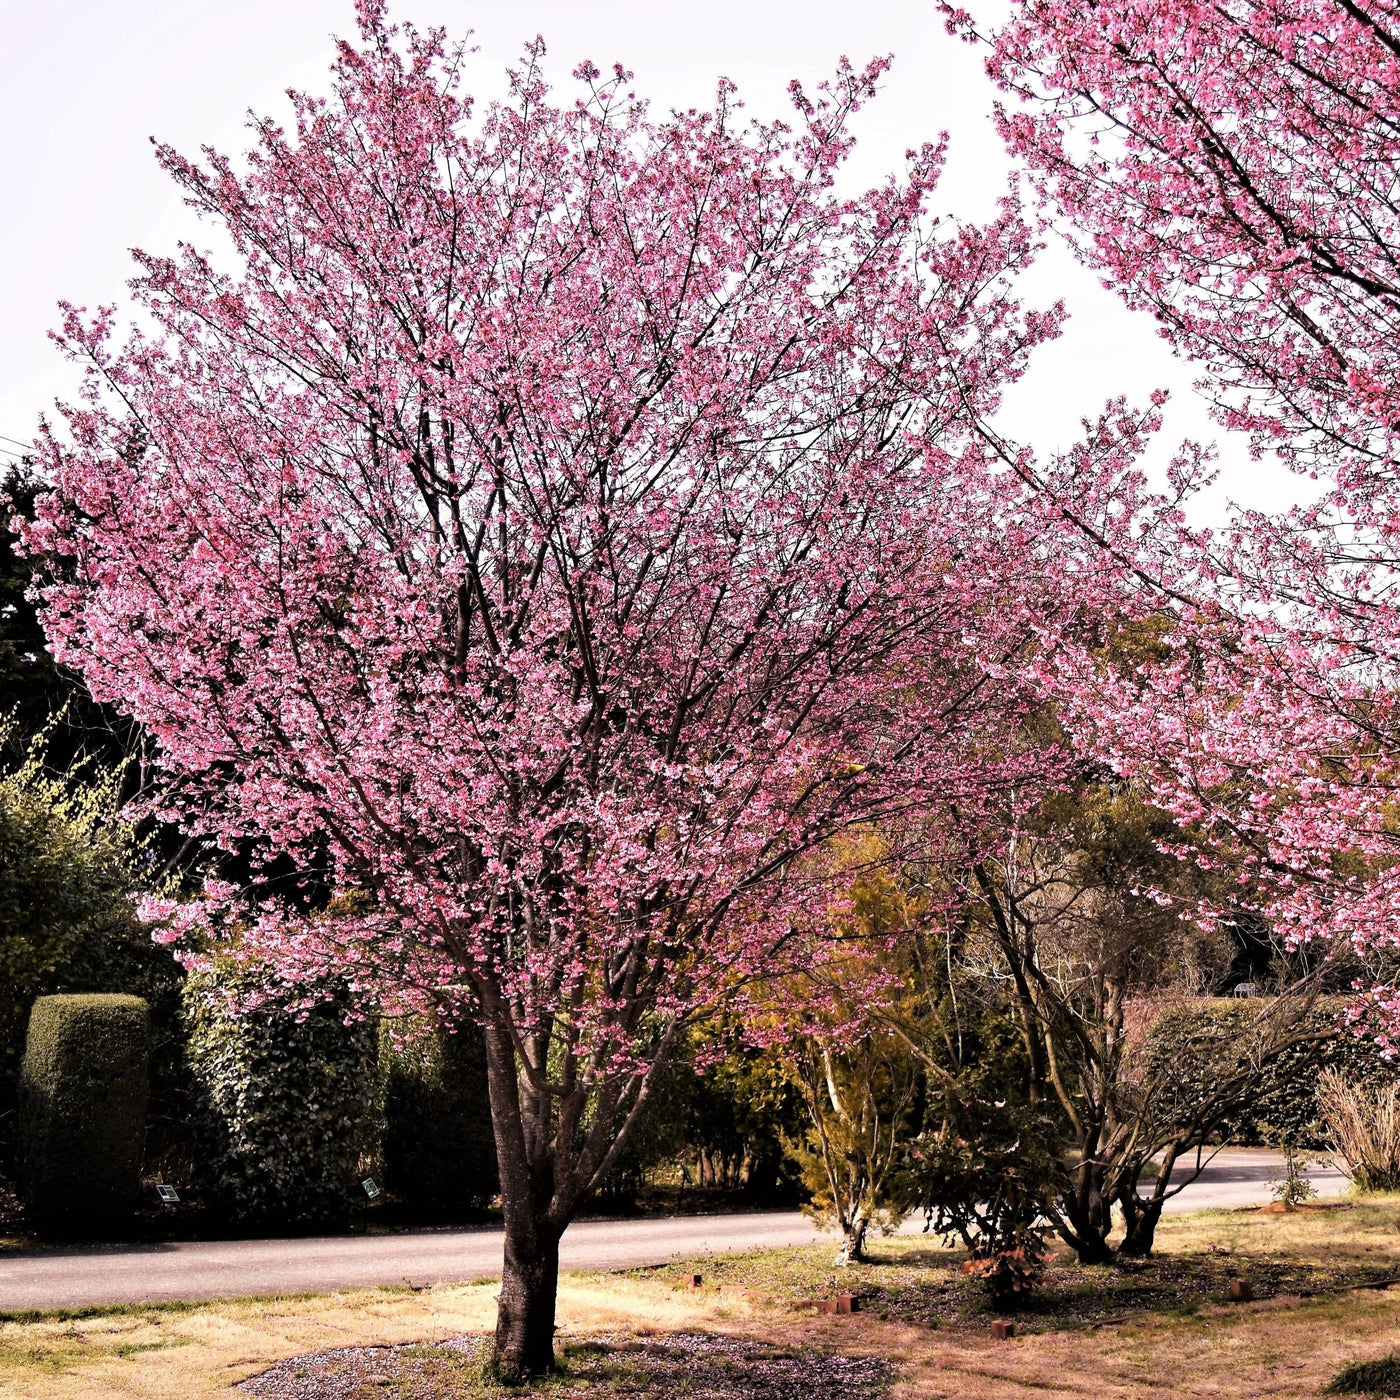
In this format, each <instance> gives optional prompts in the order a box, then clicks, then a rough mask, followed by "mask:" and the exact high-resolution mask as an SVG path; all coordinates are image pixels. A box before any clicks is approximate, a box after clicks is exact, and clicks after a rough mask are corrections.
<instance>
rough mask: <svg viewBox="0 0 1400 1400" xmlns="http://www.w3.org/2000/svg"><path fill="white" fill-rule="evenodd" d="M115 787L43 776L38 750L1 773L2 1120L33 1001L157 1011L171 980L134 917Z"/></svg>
mask: <svg viewBox="0 0 1400 1400" xmlns="http://www.w3.org/2000/svg"><path fill="white" fill-rule="evenodd" d="M0 738H3V727H0ZM116 787H117V784H116V780H115V778H114V777H113V776H112V775H103V774H95V773H84V772H79V773H74V774H69V775H65V776H64V777H63V778H55V777H53V776H51V775H49V774H46V773H45V771H44V769H43V767H42V765H41V764H40V762H39V759H38V756H37V750H36V751H35V752H34V753H31V755H30V757H29V758H28V759H27V760H26V761H25V762H24V763H23V764H21V765H20V766H18V767H17V768H14V769H11V770H10V771H8V772H0V1119H3V1118H4V1117H5V1116H6V1114H7V1110H8V1109H10V1108H11V1107H12V1105H13V1091H14V1084H15V1075H16V1073H17V1071H18V1068H19V1060H20V1056H21V1055H22V1054H23V1051H24V1035H25V1026H26V1024H27V1022H28V1019H29V1009H30V1007H31V1006H32V1005H33V1003H34V999H35V998H36V997H38V996H43V995H46V994H49V993H55V992H132V993H139V994H140V995H142V996H145V997H146V998H147V999H148V1000H151V999H154V1000H160V999H161V998H162V997H163V996H164V997H168V996H169V995H170V989H172V988H173V986H174V985H175V983H176V982H177V980H178V969H177V968H176V967H175V965H174V962H173V960H172V959H171V958H170V957H169V955H168V954H167V953H166V952H165V951H164V950H162V949H157V948H155V947H154V946H153V945H152V943H151V941H150V938H149V937H148V936H147V934H146V933H145V931H144V930H143V929H142V928H141V926H140V925H139V924H138V923H137V920H136V917H135V914H134V913H133V910H132V905H131V900H130V898H129V895H130V893H131V891H132V890H133V888H135V887H136V885H137V884H138V883H139V876H138V872H137V865H138V856H139V850H138V843H137V841H136V840H135V838H134V836H133V834H132V831H131V829H130V827H128V826H127V825H125V824H124V823H122V822H121V821H119V820H118V819H117V817H116V807H117V791H116Z"/></svg>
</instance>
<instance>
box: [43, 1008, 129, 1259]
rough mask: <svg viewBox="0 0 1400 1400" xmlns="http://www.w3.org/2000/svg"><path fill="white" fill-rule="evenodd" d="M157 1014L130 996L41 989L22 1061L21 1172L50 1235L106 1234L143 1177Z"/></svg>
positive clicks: (118, 1224) (122, 1219)
mask: <svg viewBox="0 0 1400 1400" xmlns="http://www.w3.org/2000/svg"><path fill="white" fill-rule="evenodd" d="M150 1038H151V1037H150V1016H149V1014H148V1011H147V1007H146V1003H145V1002H144V1001H142V1000H141V999H140V998H139V997H132V996H104V995H92V996H50V997H40V998H39V1000H38V1001H37V1002H35V1004H34V1010H33V1012H32V1014H31V1015H30V1018H29V1035H28V1039H27V1042H26V1045H25V1051H24V1063H23V1067H22V1070H21V1077H20V1089H21V1114H20V1118H21V1123H22V1124H23V1129H22V1131H23V1167H24V1171H23V1176H24V1187H25V1195H26V1200H27V1204H28V1207H29V1211H30V1217H31V1219H32V1220H33V1222H34V1223H35V1224H36V1225H37V1226H38V1227H39V1229H40V1230H41V1231H42V1232H43V1233H44V1234H47V1235H50V1236H56V1237H62V1238H75V1237H82V1236H95V1237H109V1236H111V1235H112V1234H113V1233H114V1232H119V1231H120V1230H121V1228H122V1227H123V1226H124V1225H125V1224H126V1217H127V1216H128V1215H129V1214H130V1212H131V1209H132V1207H133V1206H134V1205H135V1204H136V1199H137V1195H138V1193H139V1190H140V1184H141V1151H142V1146H143V1143H144V1139H145V1123H146V1095H147V1076H148V1071H149V1062H150Z"/></svg>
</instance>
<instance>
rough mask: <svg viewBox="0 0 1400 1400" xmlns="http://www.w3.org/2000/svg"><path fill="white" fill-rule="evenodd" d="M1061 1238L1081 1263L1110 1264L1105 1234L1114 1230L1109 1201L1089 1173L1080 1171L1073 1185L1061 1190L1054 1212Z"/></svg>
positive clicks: (1107, 1234)
mask: <svg viewBox="0 0 1400 1400" xmlns="http://www.w3.org/2000/svg"><path fill="white" fill-rule="evenodd" d="M1054 1223H1055V1228H1056V1230H1058V1232H1059V1235H1060V1238H1061V1239H1062V1240H1064V1242H1065V1243H1066V1244H1067V1245H1069V1247H1070V1248H1071V1249H1072V1250H1074V1252H1075V1255H1076V1257H1077V1258H1078V1260H1079V1262H1080V1263H1081V1264H1111V1263H1112V1262H1113V1250H1112V1248H1111V1247H1110V1246H1109V1243H1108V1236H1109V1233H1110V1232H1111V1231H1112V1229H1113V1213H1112V1206H1111V1204H1110V1202H1108V1201H1106V1200H1104V1197H1103V1192H1102V1190H1101V1189H1100V1187H1099V1183H1098V1181H1097V1180H1096V1179H1095V1177H1094V1175H1093V1174H1092V1173H1081V1174H1080V1175H1079V1179H1078V1180H1077V1181H1076V1182H1075V1183H1074V1185H1073V1186H1072V1187H1071V1188H1070V1189H1068V1190H1065V1191H1062V1192H1061V1193H1060V1198H1059V1202H1058V1209H1057V1210H1056V1212H1055V1215H1054Z"/></svg>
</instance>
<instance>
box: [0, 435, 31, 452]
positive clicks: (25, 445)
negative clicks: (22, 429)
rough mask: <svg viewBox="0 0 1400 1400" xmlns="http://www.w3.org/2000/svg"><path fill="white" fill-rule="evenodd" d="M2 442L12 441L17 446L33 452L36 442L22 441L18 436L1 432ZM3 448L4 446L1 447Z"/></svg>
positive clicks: (0, 449)
mask: <svg viewBox="0 0 1400 1400" xmlns="http://www.w3.org/2000/svg"><path fill="white" fill-rule="evenodd" d="M0 442H12V443H14V445H15V446H16V447H22V448H24V450H25V451H26V452H32V451H33V450H34V444H33V443H32V442H21V441H20V440H19V439H18V438H12V437H6V436H5V434H4V433H0ZM3 450H4V449H3V448H0V451H3Z"/></svg>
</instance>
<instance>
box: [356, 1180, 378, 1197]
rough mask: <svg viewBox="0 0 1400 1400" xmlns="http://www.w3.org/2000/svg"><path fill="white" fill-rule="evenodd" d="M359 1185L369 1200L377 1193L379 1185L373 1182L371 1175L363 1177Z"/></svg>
mask: <svg viewBox="0 0 1400 1400" xmlns="http://www.w3.org/2000/svg"><path fill="white" fill-rule="evenodd" d="M360 1185H361V1186H363V1187H364V1188H365V1195H366V1196H368V1197H369V1198H370V1200H373V1199H374V1198H375V1197H376V1196H377V1195H378V1194H379V1187H377V1186H376V1185H375V1184H374V1178H373V1177H372V1176H367V1177H365V1179H364V1180H363V1181H362V1182H361V1183H360Z"/></svg>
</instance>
